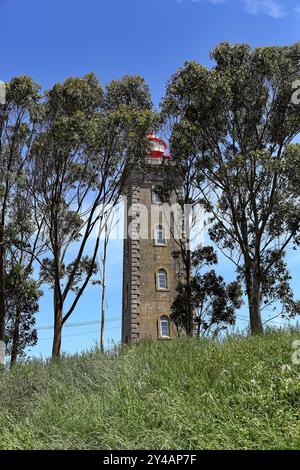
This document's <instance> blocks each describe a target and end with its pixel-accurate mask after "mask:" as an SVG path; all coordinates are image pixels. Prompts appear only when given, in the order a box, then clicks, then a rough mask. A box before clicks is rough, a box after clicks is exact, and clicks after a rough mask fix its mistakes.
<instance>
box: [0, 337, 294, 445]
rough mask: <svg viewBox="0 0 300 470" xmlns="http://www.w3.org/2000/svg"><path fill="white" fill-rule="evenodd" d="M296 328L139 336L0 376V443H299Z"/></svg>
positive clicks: (36, 362) (28, 365)
mask: <svg viewBox="0 0 300 470" xmlns="http://www.w3.org/2000/svg"><path fill="white" fill-rule="evenodd" d="M296 339H300V333H299V331H297V330H288V331H269V332H268V333H267V334H266V335H265V336H264V337H255V338H253V337H249V338H245V337H239V336H234V337H228V338H226V339H225V340H223V341H222V342H216V341H207V340H204V341H198V340H193V339H178V340H176V341H170V342H145V343H141V344H138V345H135V346H131V347H127V348H125V349H124V350H122V351H121V350H120V351H114V352H113V353H110V354H100V353H99V352H91V353H89V354H85V355H82V356H77V357H72V358H65V359H63V360H61V361H57V362H50V363H43V362H39V361H35V362H30V363H29V364H25V365H19V366H16V367H15V368H14V369H13V370H12V371H11V372H4V373H2V374H1V377H0V397H1V404H0V448H1V449H300V421H299V418H300V366H296V365H293V364H292V359H291V358H292V352H293V349H292V344H293V341H295V340H296Z"/></svg>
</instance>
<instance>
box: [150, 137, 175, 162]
mask: <svg viewBox="0 0 300 470" xmlns="http://www.w3.org/2000/svg"><path fill="white" fill-rule="evenodd" d="M148 138H149V139H150V141H151V150H150V155H149V158H153V159H158V158H159V159H161V158H170V157H169V156H168V155H165V152H166V149H167V144H166V142H164V141H163V140H162V139H160V138H159V137H157V136H156V135H155V134H152V133H149V134H148Z"/></svg>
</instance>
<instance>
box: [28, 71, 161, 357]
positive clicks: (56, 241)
mask: <svg viewBox="0 0 300 470" xmlns="http://www.w3.org/2000/svg"><path fill="white" fill-rule="evenodd" d="M152 120H153V117H152V112H151V100H150V96H149V90H148V87H147V85H146V84H145V82H144V80H143V79H142V78H140V77H124V78H123V79H120V80H115V81H113V82H111V83H110V84H109V85H108V86H107V87H106V89H105V90H103V89H102V88H101V87H100V85H99V83H98V81H97V79H96V77H95V76H94V75H93V74H89V75H86V76H84V77H82V78H70V79H67V80H65V82H64V83H58V84H56V85H54V87H53V88H52V89H51V90H49V91H48V92H47V93H46V95H45V102H44V119H43V124H42V129H41V131H40V133H39V134H38V135H37V138H36V139H35V142H34V145H33V150H32V178H33V179H32V186H33V187H34V188H35V191H34V192H35V194H34V197H35V201H36V206H37V208H38V210H39V212H40V214H42V215H43V217H44V220H45V227H46V229H45V233H44V234H43V235H44V239H43V240H44V242H45V244H46V246H47V249H48V252H49V253H48V254H49V255H48V256H47V257H45V258H44V259H42V260H38V261H39V263H40V265H41V279H42V281H43V282H47V283H48V284H50V286H51V288H52V289H53V305H54V338H53V347H52V356H53V357H58V356H59V355H60V351H61V335H62V328H63V325H64V324H65V323H66V321H67V320H68V319H69V317H70V316H71V315H72V313H73V312H74V310H75V308H76V306H77V304H78V302H79V300H80V298H81V296H82V294H83V293H84V291H85V289H86V287H87V285H88V283H89V282H90V281H91V280H92V279H93V275H94V274H96V271H97V266H96V257H97V252H98V249H99V244H100V239H101V234H102V233H103V231H104V229H105V220H106V219H107V215H108V213H109V211H111V209H112V207H113V206H114V205H115V204H117V202H118V200H119V197H120V194H121V192H122V189H123V186H124V182H125V180H126V178H127V175H128V172H129V171H130V169H131V167H132V165H133V164H135V165H137V164H141V163H142V159H143V158H144V157H145V149H146V147H147V139H146V135H147V132H148V131H149V129H150V128H151V126H152Z"/></svg>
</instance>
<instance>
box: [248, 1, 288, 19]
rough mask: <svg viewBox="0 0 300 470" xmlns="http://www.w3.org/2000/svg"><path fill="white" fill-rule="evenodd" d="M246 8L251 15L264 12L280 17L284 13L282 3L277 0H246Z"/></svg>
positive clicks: (273, 16)
mask: <svg viewBox="0 0 300 470" xmlns="http://www.w3.org/2000/svg"><path fill="white" fill-rule="evenodd" d="M246 10H247V11H248V13H250V14H251V15H257V14H259V13H264V14H266V15H268V16H271V17H272V18H282V17H283V16H285V14H286V13H285V9H284V5H283V4H282V3H279V2H278V1H277V0H246Z"/></svg>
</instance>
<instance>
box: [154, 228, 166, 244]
mask: <svg viewBox="0 0 300 470" xmlns="http://www.w3.org/2000/svg"><path fill="white" fill-rule="evenodd" d="M155 243H156V245H165V244H166V240H165V231H164V228H163V226H162V225H158V226H157V227H156V233H155Z"/></svg>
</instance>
